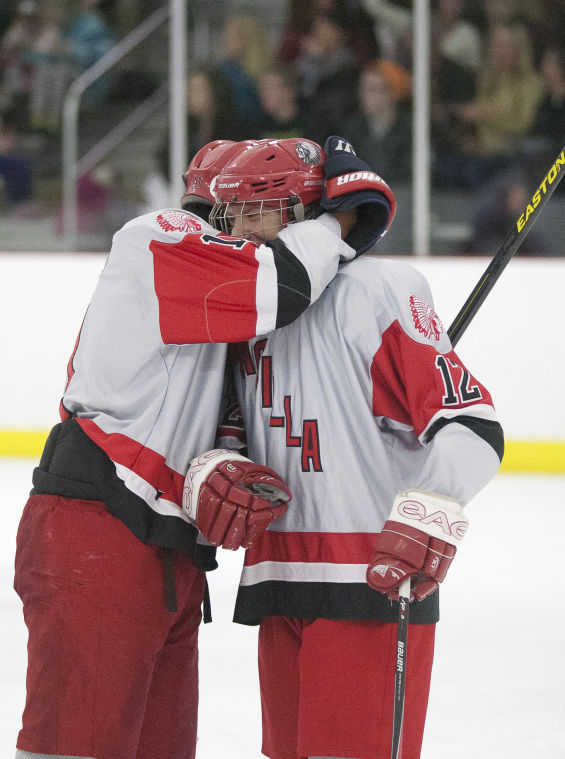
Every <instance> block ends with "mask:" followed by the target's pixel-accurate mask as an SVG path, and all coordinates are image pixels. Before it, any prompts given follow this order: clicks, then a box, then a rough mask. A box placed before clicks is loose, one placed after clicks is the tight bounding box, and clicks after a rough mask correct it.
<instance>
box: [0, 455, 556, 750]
mask: <svg viewBox="0 0 565 759" xmlns="http://www.w3.org/2000/svg"><path fill="white" fill-rule="evenodd" d="M34 464H35V462H34V461H31V460H27V459H23V460H22V459H20V460H18V459H1V458H0V479H1V482H2V492H1V495H0V514H1V517H0V520H1V521H0V550H1V552H0V611H1V619H0V650H1V651H2V652H3V653H2V657H1V661H0V756H1V757H6V758H7V759H10V757H13V755H14V745H15V741H16V735H17V732H18V730H19V727H20V716H21V711H22V707H23V703H24V699H25V669H26V639H27V634H26V628H25V626H24V624H23V620H22V614H21V608H20V602H19V599H18V598H17V596H16V594H15V592H14V591H13V590H12V575H13V554H14V540H15V534H16V529H17V524H18V520H19V516H20V513H21V510H22V508H23V504H24V502H25V500H26V496H27V493H28V491H29V488H30V478H31V470H32V468H33V466H34ZM468 513H469V515H470V518H471V529H470V531H469V533H468V535H467V537H466V538H465V542H464V543H463V545H462V547H461V549H460V551H459V554H458V556H457V558H456V560H455V562H454V564H453V566H452V568H451V570H450V574H449V576H448V578H447V580H446V582H445V583H444V587H443V589H442V618H441V621H440V623H439V625H438V635H437V648H436V658H435V664H434V674H433V679H432V690H431V695H430V706H429V711H428V720H427V727H426V733H425V736H424V749H423V752H422V759H454V758H455V757H457V759H532V758H533V757H535V759H565V598H564V596H563V592H562V590H561V574H562V571H563V570H562V565H561V561H562V560H563V555H564V554H565V542H564V538H565V476H549V475H539V476H532V475H519V474H515V475H510V474H499V475H498V476H497V477H496V478H495V479H494V480H493V481H492V482H491V484H490V485H489V486H488V487H487V488H485V490H484V491H483V492H482V493H480V494H479V495H478V496H477V497H476V498H475V500H474V501H473V502H472V503H471V504H470V505H469V507H468ZM220 553H221V555H220V563H221V568H220V569H219V570H218V571H216V572H214V573H212V574H211V575H210V577H209V580H210V586H211V594H212V608H213V614H214V622H213V623H212V624H210V625H205V626H203V627H202V628H201V632H200V650H201V655H200V678H201V704H200V728H199V734H200V738H199V744H198V752H197V757H198V759H223V758H224V757H225V759H227V758H228V757H229V758H230V759H260V757H261V753H260V710H259V698H258V684H257V669H256V651H255V646H256V630H255V628H247V627H241V626H239V625H234V624H232V623H231V621H230V620H231V610H232V606H233V599H234V594H235V590H236V585H237V579H238V575H239V569H240V566H241V559H242V557H241V554H240V553H235V554H234V553H230V552H227V551H222V552H220ZM409 655H410V649H408V656H409ZM391 696H392V694H391ZM344 708H347V705H346V704H345V705H344Z"/></svg>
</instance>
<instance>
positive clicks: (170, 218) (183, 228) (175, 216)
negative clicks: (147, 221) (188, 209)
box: [157, 211, 202, 232]
mask: <svg viewBox="0 0 565 759" xmlns="http://www.w3.org/2000/svg"><path fill="white" fill-rule="evenodd" d="M157 224H158V225H159V226H160V227H161V229H164V230H165V232H200V231H201V230H202V225H201V224H200V223H199V222H198V219H195V218H194V216H190V215H189V214H187V213H184V212H183V211H163V213H160V214H159V215H158V216H157Z"/></svg>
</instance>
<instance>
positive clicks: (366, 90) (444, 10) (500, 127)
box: [0, 0, 565, 253]
mask: <svg viewBox="0 0 565 759" xmlns="http://www.w3.org/2000/svg"><path fill="white" fill-rule="evenodd" d="M264 5H268V4H264ZM111 6H112V3H111V2H106V3H103V2H100V0H75V1H73V0H68V1H67V0H21V1H20V2H19V3H17V7H16V8H15V10H13V11H9V12H8V11H2V12H1V15H0V35H1V36H0V184H1V189H0V195H1V196H2V203H3V207H4V209H6V208H11V209H14V208H17V207H22V205H23V204H25V203H26V202H29V201H32V200H33V165H32V163H30V159H29V157H27V158H26V155H25V151H22V150H21V149H20V147H21V144H22V142H25V138H26V136H28V137H29V135H30V134H32V135H39V136H40V137H41V138H42V139H45V140H49V139H53V140H54V141H55V142H56V140H57V138H59V137H60V127H61V108H62V102H63V98H64V94H65V92H66V90H67V88H68V86H69V83H70V82H71V81H72V80H73V79H74V78H76V76H78V75H79V74H80V73H81V72H82V71H84V70H85V69H86V68H88V67H89V66H90V65H92V63H93V62H94V61H96V60H97V59H98V58H100V57H101V56H102V55H104V53H105V52H106V51H107V50H108V49H109V48H110V47H111V46H112V45H113V44H114V43H115V41H116V40H117V39H118V38H119V37H120V31H119V30H117V29H116V28H115V25H113V24H112V16H111V13H109V12H108V9H109V8H111ZM411 8H412V2H410V1H409V0H404V1H403V0H398V1H394V0H310V1H309V2H307V1H306V0H288V2H287V5H286V19H285V23H284V24H283V25H282V27H281V28H279V29H277V34H276V38H275V39H274V38H273V30H272V28H271V27H270V25H269V19H268V17H267V16H266V14H263V15H259V14H257V15H251V14H249V13H248V14H241V13H237V3H235V4H234V3H232V4H228V3H226V11H227V12H226V15H225V18H224V21H223V25H222V28H221V29H220V30H219V35H218V36H219V39H218V44H217V45H215V46H214V51H213V52H214V54H213V56H212V54H211V56H210V60H206V61H191V62H190V65H189V74H188V80H187V86H186V109H187V124H188V145H187V152H188V157H189V158H190V157H191V156H192V155H194V154H195V153H196V152H197V151H198V150H199V149H200V147H202V145H204V144H205V143H207V142H209V141H210V140H214V139H231V140H240V139H246V138H261V137H289V136H301V137H307V138H310V139H313V140H315V141H317V142H318V143H320V144H322V145H323V143H324V141H325V139H326V137H327V136H328V135H330V134H340V135H342V136H345V137H347V138H349V139H350V140H351V142H352V143H353V144H354V146H355V147H356V149H357V152H358V154H359V155H360V156H361V157H363V158H364V159H365V160H366V161H367V162H368V163H369V164H370V166H371V167H372V168H373V169H374V170H375V171H377V172H378V173H379V174H381V175H382V176H383V177H384V178H385V179H386V180H387V181H388V182H389V184H391V186H392V187H393V189H395V187H396V186H397V185H400V184H409V183H410V181H411V167H412V76H413V60H412V33H413V29H412V10H411ZM563 28H565V0H537V2H535V3H531V2H527V0H435V2H434V1H433V0H432V28H431V31H432V35H431V36H432V50H431V59H432V60H431V137H432V161H431V171H432V175H431V179H432V189H433V190H437V191H450V190H453V191H457V192H459V191H468V192H469V193H471V194H472V195H473V196H474V197H476V198H477V210H476V219H475V220H474V223H473V235H472V239H470V240H468V241H467V242H466V244H465V245H464V246H463V247H462V250H461V251H460V252H466V253H485V252H492V246H493V245H494V244H495V243H496V242H497V241H500V235H501V234H504V232H506V231H507V230H508V228H509V226H510V225H511V224H512V221H513V219H514V215H515V213H516V211H517V210H518V211H520V210H521V209H522V208H523V206H524V204H525V203H526V202H527V199H528V197H529V196H530V195H531V193H532V192H533V190H534V189H535V187H536V186H537V184H536V183H539V181H540V180H541V178H542V177H543V176H544V173H545V172H546V171H547V169H548V167H549V166H550V165H551V162H552V160H553V159H554V158H555V156H556V154H557V153H558V152H559V151H560V150H561V148H562V147H563V137H564V135H565V38H564V37H563V32H562V30H563ZM109 94H110V95H111V81H110V80H107V79H102V80H99V81H98V82H97V83H96V84H95V86H93V87H92V88H89V90H88V100H87V102H86V103H85V107H91V108H92V107H96V106H97V105H98V104H103V103H104V102H105V100H106V99H107V98H108V96H109ZM168 148H169V146H168V143H167V137H166V136H164V135H160V134H159V135H155V155H156V156H157V158H158V162H157V164H156V166H157V170H156V172H154V174H153V175H152V176H148V177H147V183H146V189H145V197H144V198H141V199H140V200H141V205H140V207H142V206H143V202H145V204H146V205H147V206H151V205H153V206H154V205H155V204H157V203H158V201H159V194H160V193H161V194H162V196H163V199H164V198H165V193H166V190H167V182H168V180H167V175H168V152H169V151H168ZM159 179H160V182H159V181H158V180H159ZM564 189H565V183H564ZM479 200H480V201H481V202H479ZM108 202H109V203H112V202H114V201H113V196H112V194H111V192H109V195H108ZM114 216H115V215H114ZM487 222H488V223H487ZM526 242H527V241H526ZM528 251H531V252H536V241H535V236H534V235H532V236H531V237H530V243H529V247H528V246H527V245H526V244H525V245H524V248H523V252H525V253H527V252H528Z"/></svg>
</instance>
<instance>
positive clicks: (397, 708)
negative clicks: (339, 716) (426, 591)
mask: <svg viewBox="0 0 565 759" xmlns="http://www.w3.org/2000/svg"><path fill="white" fill-rule="evenodd" d="M563 173H565V147H564V148H563V149H562V150H561V152H560V153H559V155H558V156H557V158H556V159H555V161H554V162H553V164H552V166H551V168H550V169H549V171H548V172H547V174H546V175H545V177H544V179H543V181H542V182H541V184H540V186H539V187H538V189H537V190H536V191H535V192H534V194H533V195H532V197H531V199H530V201H529V203H528V205H527V206H526V208H525V209H524V211H523V212H522V214H520V216H519V217H518V219H517V220H516V223H515V224H514V226H513V227H512V229H511V230H510V231H509V232H508V234H507V235H506V237H505V239H504V242H503V243H502V245H501V246H500V249H499V250H498V252H497V253H496V254H495V256H494V257H493V259H492V261H491V262H490V264H489V265H488V267H487V268H486V270H485V272H484V274H483V275H482V277H481V278H480V280H479V281H478V282H477V284H476V285H475V287H474V289H473V290H472V292H471V294H470V295H469V297H468V298H467V300H466V301H465V303H464V305H463V307H462V308H461V310H460V311H459V313H458V314H457V316H456V317H455V319H454V320H453V323H452V325H451V326H450V328H449V329H448V330H447V334H448V335H449V338H450V340H451V344H452V346H453V347H455V345H456V344H457V343H458V342H459V339H460V337H461V336H462V335H463V333H464V332H465V330H466V329H467V327H468V326H469V324H470V323H471V320H472V319H473V317H474V316H475V314H476V313H477V311H478V310H479V308H480V307H481V305H482V304H483V303H484V301H485V298H486V297H487V295H488V294H489V293H490V291H491V290H492V288H493V287H494V285H495V283H496V281H497V280H498V278H499V277H500V275H501V274H502V272H503V271H504V269H505V268H506V266H507V265H508V263H509V262H510V260H511V259H512V257H513V256H514V254H515V253H516V251H517V250H518V248H519V247H520V245H521V244H522V243H523V241H524V239H525V237H526V235H527V234H528V232H529V231H530V229H531V228H532V227H533V225H534V223H535V221H536V219H537V218H538V217H539V215H540V213H541V212H542V210H543V208H544V207H545V204H546V203H547V202H548V200H549V199H550V197H551V196H552V195H553V193H554V192H555V189H556V188H557V185H558V184H559V182H560V181H561V179H562V177H563ZM398 596H399V597H398V601H399V610H398V633H397V643H396V675H395V681H394V717H393V724H392V750H391V759H398V752H399V749H400V738H401V735H402V721H403V717H404V690H405V681H406V642H407V636H408V621H409V608H410V606H409V602H410V579H407V580H404V581H403V582H402V583H401V585H400V588H399V590H398Z"/></svg>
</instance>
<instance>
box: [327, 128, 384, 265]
mask: <svg viewBox="0 0 565 759" xmlns="http://www.w3.org/2000/svg"><path fill="white" fill-rule="evenodd" d="M324 152H325V154H326V161H325V163H324V173H325V175H326V183H325V186H324V192H323V195H322V199H321V201H320V208H321V210H322V211H330V212H332V211H350V210H351V209H352V208H356V209H357V223H356V224H355V226H354V227H353V229H352V230H351V232H349V234H348V235H347V236H346V238H345V242H346V243H347V244H348V245H350V246H351V247H352V248H353V249H354V250H355V251H356V252H357V255H360V254H361V253H364V252H365V251H366V250H368V249H369V248H371V247H372V246H373V245H374V244H375V243H376V242H377V241H378V240H380V238H381V237H382V236H383V235H384V234H385V232H386V231H387V229H388V228H389V227H390V225H391V223H392V220H393V218H394V214H395V213H396V198H395V197H394V193H393V192H392V190H391V189H390V187H389V186H388V185H387V183H386V182H385V181H384V180H383V179H381V177H380V176H379V175H378V174H376V173H375V172H374V171H372V170H371V168H370V167H369V165H368V164H367V163H365V161H362V160H361V159H360V158H358V157H357V155H356V154H355V150H354V149H353V146H352V145H351V143H350V142H348V141H347V140H345V139H344V138H343V137H337V136H336V135H332V136H331V137H328V139H327V140H326V144H325V145H324Z"/></svg>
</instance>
